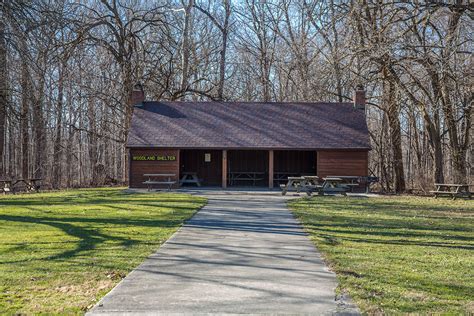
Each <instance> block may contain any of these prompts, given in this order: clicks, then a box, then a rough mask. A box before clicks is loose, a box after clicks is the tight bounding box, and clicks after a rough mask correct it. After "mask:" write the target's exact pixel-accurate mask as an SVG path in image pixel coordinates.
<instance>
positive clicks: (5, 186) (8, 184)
mask: <svg viewBox="0 0 474 316" xmlns="http://www.w3.org/2000/svg"><path fill="white" fill-rule="evenodd" d="M12 184H13V180H12V179H0V192H2V193H7V192H11V190H12V186H13V185H12Z"/></svg>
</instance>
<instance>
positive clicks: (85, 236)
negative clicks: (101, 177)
mask: <svg viewBox="0 0 474 316" xmlns="http://www.w3.org/2000/svg"><path fill="white" fill-rule="evenodd" d="M0 220H3V221H11V222H20V223H32V224H42V225H48V226H51V227H54V228H57V229H60V230H61V231H63V232H64V233H65V234H67V235H69V236H72V237H76V238H78V239H79V241H78V242H77V246H76V247H75V248H74V249H71V250H66V251H63V252H61V253H58V254H56V255H52V256H48V257H45V258H38V259H36V260H68V259H71V258H73V257H75V256H78V255H79V254H80V253H82V252H84V251H88V250H93V249H95V248H96V247H97V246H98V245H100V244H102V243H105V242H107V241H115V242H118V244H119V245H120V246H122V247H129V246H132V245H136V244H139V243H141V241H140V240H136V239H132V238H124V237H118V236H112V235H107V234H104V233H101V232H100V231H99V230H98V229H92V228H84V227H81V226H79V225H73V224H71V222H72V223H97V224H112V225H122V226H124V227H126V226H142V227H165V228H171V227H176V226H178V225H179V224H181V223H182V221H181V220H139V219H134V220H129V219H117V218H112V219H108V218H104V219H91V218H74V217H68V218H55V217H30V216H8V215H0ZM22 244H23V243H22ZM30 260H31V259H30V258H28V259H24V260H18V261H3V262H2V263H20V262H25V261H30Z"/></svg>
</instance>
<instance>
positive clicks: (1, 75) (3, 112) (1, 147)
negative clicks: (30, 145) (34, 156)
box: [0, 2, 8, 177]
mask: <svg viewBox="0 0 474 316" xmlns="http://www.w3.org/2000/svg"><path fill="white" fill-rule="evenodd" d="M2 4H3V2H2ZM7 78H8V68H7V43H6V40H5V22H4V17H3V14H2V16H0V176H2V177H3V176H4V175H5V172H6V170H5V165H4V161H5V158H4V156H5V137H6V117H7V102H8V96H7Z"/></svg>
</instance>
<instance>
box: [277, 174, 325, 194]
mask: <svg viewBox="0 0 474 316" xmlns="http://www.w3.org/2000/svg"><path fill="white" fill-rule="evenodd" d="M318 181H319V177H318V176H301V177H288V182H287V184H280V188H281V189H282V191H281V194H282V195H286V193H287V192H288V191H289V190H291V189H293V188H294V189H296V192H297V193H300V192H301V191H303V192H306V194H308V195H311V193H312V192H313V191H315V190H318V189H319V188H320V187H321V186H320V185H319V184H318Z"/></svg>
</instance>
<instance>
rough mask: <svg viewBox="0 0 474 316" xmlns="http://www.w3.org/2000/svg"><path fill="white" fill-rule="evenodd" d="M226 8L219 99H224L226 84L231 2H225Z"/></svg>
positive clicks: (228, 0)
mask: <svg viewBox="0 0 474 316" xmlns="http://www.w3.org/2000/svg"><path fill="white" fill-rule="evenodd" d="M224 7H225V19H224V25H223V26H222V29H221V31H222V49H221V52H220V55H221V59H220V65H219V87H218V88H217V99H218V100H223V99H224V83H225V66H226V53H227V37H228V32H229V30H228V28H229V17H230V0H225V1H224Z"/></svg>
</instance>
